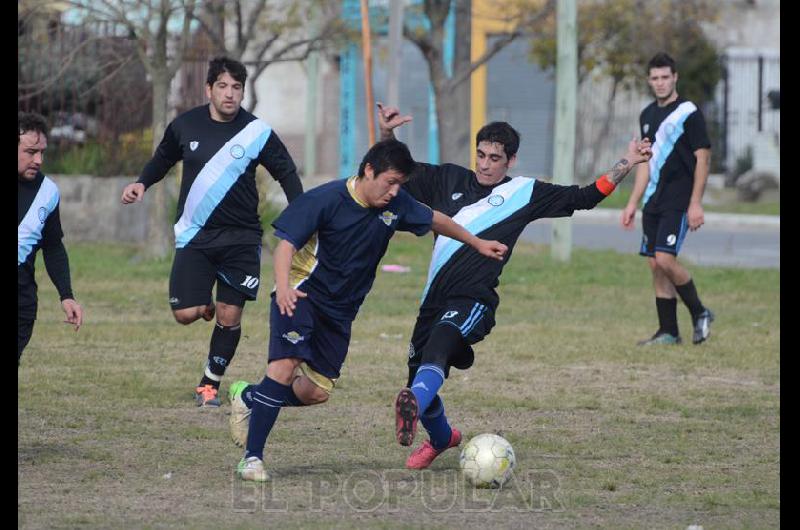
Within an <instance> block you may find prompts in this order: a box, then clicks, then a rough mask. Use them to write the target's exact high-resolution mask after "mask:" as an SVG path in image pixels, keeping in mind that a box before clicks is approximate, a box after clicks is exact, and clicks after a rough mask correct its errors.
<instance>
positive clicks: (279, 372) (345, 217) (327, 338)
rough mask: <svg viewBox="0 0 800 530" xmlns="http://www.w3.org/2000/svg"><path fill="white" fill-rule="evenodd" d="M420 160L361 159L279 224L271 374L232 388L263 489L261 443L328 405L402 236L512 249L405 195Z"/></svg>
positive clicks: (248, 473) (396, 148) (396, 149)
mask: <svg viewBox="0 0 800 530" xmlns="http://www.w3.org/2000/svg"><path fill="white" fill-rule="evenodd" d="M413 167H414V161H413V159H412V158H411V154H410V153H409V151H408V148H407V147H406V146H405V144H403V143H401V142H398V141H397V140H388V141H385V142H379V143H377V144H375V145H374V146H373V147H372V148H371V149H370V150H369V151H368V152H367V154H366V155H365V156H364V159H363V161H362V162H361V165H360V167H359V171H358V176H354V177H351V178H349V179H347V180H338V181H333V182H330V183H327V184H323V185H322V186H319V187H317V188H314V189H312V190H310V191H308V192H306V193H305V194H303V195H301V196H300V197H298V198H297V199H296V200H295V201H293V202H292V203H291V204H289V206H288V207H287V208H286V210H284V211H283V213H282V214H281V215H280V216H279V217H278V219H276V220H275V222H274V223H273V226H274V227H275V235H276V236H278V237H279V238H280V240H281V241H280V242H279V243H278V246H277V248H276V250H275V257H274V259H275V291H274V293H273V295H272V302H271V312H270V339H269V360H268V365H267V375H266V377H265V378H264V379H263V381H261V383H260V384H257V385H247V383H245V382H243V381H242V382H236V383H234V385H232V386H231V403H232V408H231V418H230V422H231V431H232V435H233V439H234V441H235V442H236V443H237V444H238V445H246V453H245V455H244V458H242V460H241V462H240V463H239V466H238V468H237V472H238V474H239V476H240V477H241V478H242V479H244V480H254V481H264V480H267V478H268V474H267V472H266V470H265V469H264V463H263V452H264V444H265V443H266V440H267V436H268V435H269V433H270V431H271V430H272V427H273V425H274V423H275V420H276V419H277V416H278V413H279V412H280V409H281V408H282V407H284V406H301V405H313V404H318V403H323V402H325V401H327V400H328V397H329V396H330V393H331V391H332V390H333V388H334V385H335V384H336V380H337V379H338V378H339V375H340V372H341V368H342V365H343V364H344V361H345V357H346V356H347V350H348V347H349V344H350V328H351V324H352V322H353V320H354V319H355V317H356V315H357V314H358V310H359V308H360V307H361V303H362V302H363V301H364V298H365V297H366V296H367V293H368V292H369V290H370V288H371V287H372V283H373V281H374V279H375V270H376V268H377V266H378V263H379V262H380V260H381V258H382V257H383V255H384V253H385V252H386V248H387V246H388V244H389V239H391V237H392V236H393V235H394V233H395V232H396V231H398V230H401V231H406V232H412V233H414V234H416V235H420V236H421V235H423V234H425V233H427V232H428V231H429V230H431V229H433V230H434V231H435V232H437V233H440V234H443V235H445V236H447V237H450V238H454V239H457V240H459V241H462V242H464V243H466V244H468V245H470V246H471V247H474V248H475V251H476V255H478V256H479V259H482V260H486V261H497V260H501V259H502V257H503V255H504V253H505V251H506V246H505V245H503V244H501V243H498V242H497V241H486V240H483V239H480V238H478V237H475V236H474V235H472V234H470V233H469V232H467V231H466V230H464V229H463V228H462V227H461V226H459V225H457V224H456V223H454V222H453V221H452V220H451V219H450V218H449V217H447V216H445V215H443V214H441V213H439V212H437V211H433V210H431V208H429V207H428V206H425V205H423V204H420V203H419V202H417V201H416V200H414V199H413V198H412V197H411V196H410V195H409V194H408V193H406V192H405V191H404V190H402V189H401V185H402V183H403V182H404V181H405V180H406V175H408V174H409V172H410V171H411V170H412V169H413Z"/></svg>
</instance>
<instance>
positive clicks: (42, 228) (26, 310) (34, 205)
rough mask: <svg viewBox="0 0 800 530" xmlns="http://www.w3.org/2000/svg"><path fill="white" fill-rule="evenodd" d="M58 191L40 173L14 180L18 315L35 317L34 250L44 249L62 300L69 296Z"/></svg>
mask: <svg viewBox="0 0 800 530" xmlns="http://www.w3.org/2000/svg"><path fill="white" fill-rule="evenodd" d="M59 200H60V194H59V192H58V186H56V184H55V182H53V181H52V180H50V179H49V178H47V177H46V176H44V175H43V174H42V173H41V172H39V173H37V174H36V177H34V179H33V180H30V181H27V180H18V183H17V290H18V310H19V313H20V316H25V317H26V318H28V317H30V318H33V317H35V314H36V279H35V270H34V264H35V262H36V253H37V252H38V250H39V249H40V248H42V249H43V252H44V258H45V266H46V267H47V273H48V275H49V276H50V279H51V280H53V284H54V285H55V286H56V289H57V290H58V293H59V296H60V297H61V299H62V300H64V299H65V298H72V287H71V285H70V275H69V261H68V260H67V253H66V250H65V249H64V244H63V243H62V241H61V238H62V237H63V236H64V233H63V232H62V230H61V218H60V217H59V211H58V204H59Z"/></svg>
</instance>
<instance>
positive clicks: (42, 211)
mask: <svg viewBox="0 0 800 530" xmlns="http://www.w3.org/2000/svg"><path fill="white" fill-rule="evenodd" d="M38 214H39V220H40V221H41V222H42V224H44V222H45V221H47V208H45V207H44V206H42V207H41V208H39V212H38Z"/></svg>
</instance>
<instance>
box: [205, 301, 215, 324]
mask: <svg viewBox="0 0 800 530" xmlns="http://www.w3.org/2000/svg"><path fill="white" fill-rule="evenodd" d="M216 312H217V306H215V305H214V302H211V303H210V304H208V305H207V306H206V310H205V311H203V320H205V321H206V322H210V321H211V320H212V319H213V318H214V314H215V313H216Z"/></svg>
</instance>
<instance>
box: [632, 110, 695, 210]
mask: <svg viewBox="0 0 800 530" xmlns="http://www.w3.org/2000/svg"><path fill="white" fill-rule="evenodd" d="M695 110H697V107H696V106H695V105H694V103H692V102H691V101H686V102H684V103H681V104H680V105H678V108H676V109H675V110H674V111H672V113H671V114H670V115H669V116H667V117H666V119H664V121H663V122H661V125H659V127H658V131H657V132H656V144H655V146H654V150H653V155H654V156H653V159H652V160H651V161H650V180H649V182H648V183H647V188H646V189H645V191H644V197H643V198H642V206H644V205H645V204H647V201H648V200H650V197H651V196H652V195H653V193H655V191H656V188H657V187H658V182H659V180H661V170H662V169H663V167H664V164H665V163H666V162H667V157H669V155H670V154H672V150H673V149H674V148H675V144H676V143H677V141H678V140H679V139H680V137H681V136H682V135H683V124H684V123H685V122H686V119H687V118H688V117H689V116H690V115H691V114H692V113H693V112H694V111H695ZM687 111H688V112H687ZM681 113H684V114H681ZM668 125H674V126H675V131H674V132H673V134H669V135H667V134H665V132H664V131H665V129H666V127H667V126H668ZM659 135H660V136H661V138H659ZM662 139H663V141H662Z"/></svg>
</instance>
